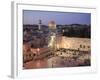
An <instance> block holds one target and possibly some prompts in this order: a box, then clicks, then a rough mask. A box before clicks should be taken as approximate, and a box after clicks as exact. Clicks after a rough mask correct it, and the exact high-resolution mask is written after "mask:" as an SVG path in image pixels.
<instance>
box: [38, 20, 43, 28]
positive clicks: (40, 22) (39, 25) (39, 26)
mask: <svg viewBox="0 0 100 80" xmlns="http://www.w3.org/2000/svg"><path fill="white" fill-rule="evenodd" d="M41 24H42V21H41V20H39V24H38V29H39V30H41Z"/></svg>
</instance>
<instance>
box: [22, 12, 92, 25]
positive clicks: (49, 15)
mask: <svg viewBox="0 0 100 80" xmlns="http://www.w3.org/2000/svg"><path fill="white" fill-rule="evenodd" d="M39 20H42V24H43V25H48V23H49V22H50V21H55V23H56V24H59V25H66V24H87V25H88V24H91V14H90V13H75V12H54V11H34V10H24V11H23V24H38V23H39Z"/></svg>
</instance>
